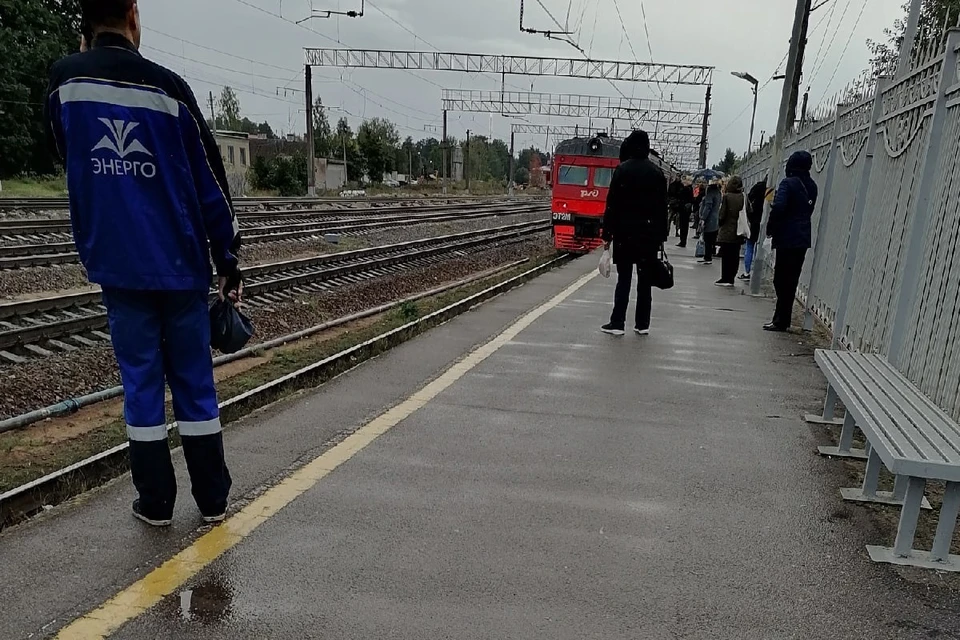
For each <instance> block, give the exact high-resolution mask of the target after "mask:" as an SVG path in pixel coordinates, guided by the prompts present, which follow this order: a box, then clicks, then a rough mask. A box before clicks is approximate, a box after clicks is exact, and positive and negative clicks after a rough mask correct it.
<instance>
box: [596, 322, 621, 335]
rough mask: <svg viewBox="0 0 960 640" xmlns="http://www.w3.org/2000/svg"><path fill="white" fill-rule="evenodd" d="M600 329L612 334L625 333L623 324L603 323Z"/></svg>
mask: <svg viewBox="0 0 960 640" xmlns="http://www.w3.org/2000/svg"><path fill="white" fill-rule="evenodd" d="M600 331H603V332H604V333H606V334H609V335H611V336H622V335H623V334H624V331H623V327H622V326H617V325H615V324H612V323H610V324H605V325H603V326H602V327H600Z"/></svg>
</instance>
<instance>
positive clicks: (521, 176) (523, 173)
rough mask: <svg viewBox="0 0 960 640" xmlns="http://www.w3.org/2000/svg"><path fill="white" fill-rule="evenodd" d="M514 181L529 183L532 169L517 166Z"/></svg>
mask: <svg viewBox="0 0 960 640" xmlns="http://www.w3.org/2000/svg"><path fill="white" fill-rule="evenodd" d="M513 181H514V182H516V183H517V184H527V183H528V182H530V170H529V169H527V168H526V167H517V170H516V172H514V174H513Z"/></svg>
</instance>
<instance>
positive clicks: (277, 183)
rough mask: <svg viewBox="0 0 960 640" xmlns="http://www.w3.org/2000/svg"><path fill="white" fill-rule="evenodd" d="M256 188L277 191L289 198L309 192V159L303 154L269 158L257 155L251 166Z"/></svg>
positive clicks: (251, 175) (251, 177) (252, 181)
mask: <svg viewBox="0 0 960 640" xmlns="http://www.w3.org/2000/svg"><path fill="white" fill-rule="evenodd" d="M250 181H251V183H252V185H253V188H254V189H258V190H261V191H276V192H277V193H278V194H279V195H280V196H281V197H284V198H289V197H296V196H304V195H306V194H307V159H306V157H305V156H304V155H303V154H299V153H298V154H296V155H293V156H276V157H275V158H271V159H270V160H267V159H265V158H263V157H262V156H261V157H257V158H256V159H254V161H253V164H252V165H251V167H250Z"/></svg>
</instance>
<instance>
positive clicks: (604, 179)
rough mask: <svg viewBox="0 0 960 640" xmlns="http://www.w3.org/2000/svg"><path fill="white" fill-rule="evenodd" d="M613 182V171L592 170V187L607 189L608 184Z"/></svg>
mask: <svg viewBox="0 0 960 640" xmlns="http://www.w3.org/2000/svg"><path fill="white" fill-rule="evenodd" d="M612 180H613V169H604V168H600V169H594V171H593V186H595V187H604V188H606V187H609V186H610V182H611V181H612Z"/></svg>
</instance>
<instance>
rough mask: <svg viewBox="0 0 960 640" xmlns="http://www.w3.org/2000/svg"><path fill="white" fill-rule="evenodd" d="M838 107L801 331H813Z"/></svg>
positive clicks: (834, 161) (835, 153)
mask: <svg viewBox="0 0 960 640" xmlns="http://www.w3.org/2000/svg"><path fill="white" fill-rule="evenodd" d="M839 137H840V105H839V104H838V105H837V113H836V114H835V115H834V118H833V133H831V137H830V147H829V148H830V157H829V159H828V160H827V178H826V180H824V181H823V187H822V188H821V190H820V193H822V194H823V197H822V198H821V199H820V221H819V222H818V223H817V244H816V245H815V246H814V247H813V264H812V265H811V266H810V281H809V282H808V283H807V302H806V304H805V305H804V315H803V330H804V331H811V330H812V329H813V292H814V290H815V289H816V287H817V269H818V268H819V266H820V263H821V262H823V257H822V256H823V252H822V251H820V248H821V242H822V240H823V236H824V234H825V233H826V231H827V216H828V215H829V213H830V193H831V192H832V191H833V174H834V171H835V169H836V166H837V156H838V155H840V148H839V147H840V145H839V144H838V138H839Z"/></svg>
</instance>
